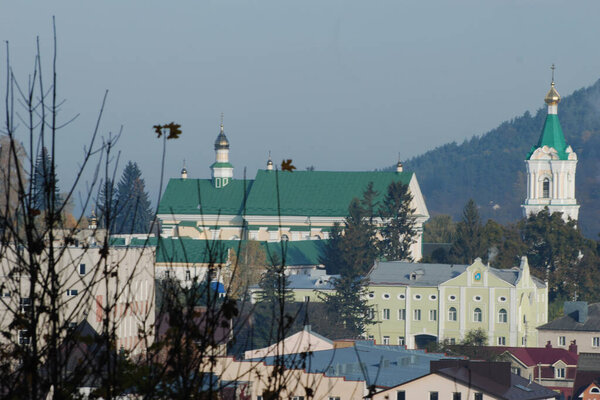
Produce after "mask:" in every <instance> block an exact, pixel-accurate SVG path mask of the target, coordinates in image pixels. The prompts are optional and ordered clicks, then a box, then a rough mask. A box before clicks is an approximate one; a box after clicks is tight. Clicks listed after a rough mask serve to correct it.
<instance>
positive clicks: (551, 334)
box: [538, 329, 600, 353]
mask: <svg viewBox="0 0 600 400" xmlns="http://www.w3.org/2000/svg"><path fill="white" fill-rule="evenodd" d="M561 336H564V338H565V345H564V346H562V345H559V344H558V343H559V339H558V338H559V337H561ZM594 338H598V339H597V340H598V341H599V342H600V331H596V332H578V331H550V330H546V329H539V330H538V346H539V347H544V346H545V345H546V343H548V342H550V343H551V344H552V347H557V348H560V349H567V350H568V349H569V345H570V344H571V342H572V341H573V340H575V341H576V344H577V352H578V353H600V347H598V346H594Z"/></svg>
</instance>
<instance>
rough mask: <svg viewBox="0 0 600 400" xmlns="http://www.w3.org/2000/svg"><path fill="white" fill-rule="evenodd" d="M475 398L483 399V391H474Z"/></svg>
mask: <svg viewBox="0 0 600 400" xmlns="http://www.w3.org/2000/svg"><path fill="white" fill-rule="evenodd" d="M475 400H483V393H475Z"/></svg>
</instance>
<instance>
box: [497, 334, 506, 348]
mask: <svg viewBox="0 0 600 400" xmlns="http://www.w3.org/2000/svg"><path fill="white" fill-rule="evenodd" d="M498 346H506V337H504V336H499V337H498Z"/></svg>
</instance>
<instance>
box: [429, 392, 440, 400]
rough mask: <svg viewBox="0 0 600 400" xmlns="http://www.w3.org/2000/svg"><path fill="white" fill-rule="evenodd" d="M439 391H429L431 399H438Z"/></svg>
mask: <svg viewBox="0 0 600 400" xmlns="http://www.w3.org/2000/svg"><path fill="white" fill-rule="evenodd" d="M438 398H439V395H438V392H429V400H438Z"/></svg>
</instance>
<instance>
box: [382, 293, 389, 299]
mask: <svg viewBox="0 0 600 400" xmlns="http://www.w3.org/2000/svg"><path fill="white" fill-rule="evenodd" d="M381 298H382V299H384V300H389V299H390V294H389V293H384V294H382V295H381Z"/></svg>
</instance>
